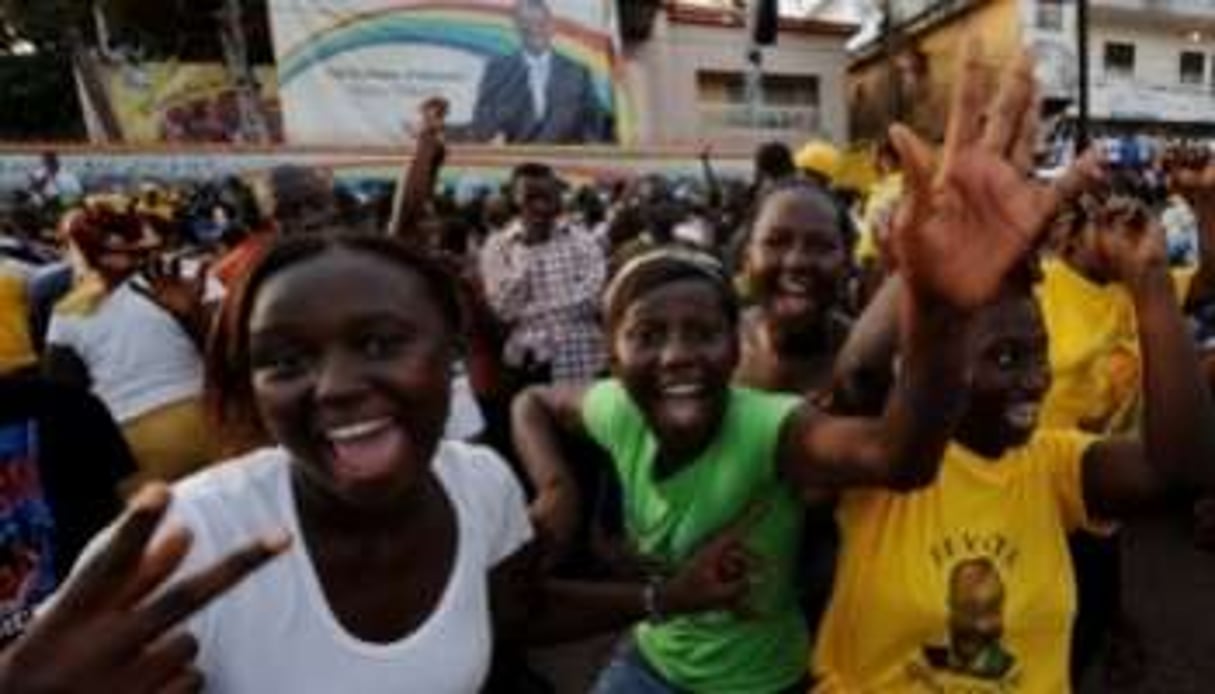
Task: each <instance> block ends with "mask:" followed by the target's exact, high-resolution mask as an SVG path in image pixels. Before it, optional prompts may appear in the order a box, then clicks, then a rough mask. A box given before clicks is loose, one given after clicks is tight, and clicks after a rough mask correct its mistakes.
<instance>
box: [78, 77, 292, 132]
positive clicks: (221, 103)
mask: <svg viewBox="0 0 1215 694" xmlns="http://www.w3.org/2000/svg"><path fill="white" fill-rule="evenodd" d="M98 72H99V75H100V81H101V83H102V86H103V88H104V90H105V95H106V98H107V100H108V105H107V106H108V110H109V112H111V113H112V117H113V120H114V122H115V124H116V127H117V128H118V130H119V132H120V135H121V136H120V138H119V140H120V141H122V142H128V143H134V144H148V143H162V142H168V143H233V142H239V141H241V137H240V128H241V119H240V110H239V107H238V103H237V94H236V90H235V88H234V87H233V83H232V79H231V77H230V75H229V74H228V71H227V70H226V69H225V68H224V66H223V65H222V64H220V63H176V62H163V63H141V64H119V65H104V66H101V67H100V68H99V70H98ZM253 74H254V78H255V79H256V81H257V83H258V92H259V99H258V104H257V106H258V107H259V108H260V109H261V111H262V114H263V115H264V117H265V119H266V122H267V125H268V126H269V130H270V134H271V140H272V141H274V142H281V141H282V119H281V116H280V113H279V112H280V108H279V102H278V90H277V79H276V78H275V75H274V68H272V67H269V66H262V67H256V68H254V70H253ZM91 129H92V128H91Z"/></svg>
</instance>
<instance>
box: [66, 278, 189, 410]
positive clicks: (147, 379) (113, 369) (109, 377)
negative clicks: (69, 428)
mask: <svg viewBox="0 0 1215 694" xmlns="http://www.w3.org/2000/svg"><path fill="white" fill-rule="evenodd" d="M46 340H47V344H49V345H59V346H63V347H68V348H70V349H71V350H72V351H73V352H75V353H76V354H77V355H79V356H80V358H81V359H82V360H83V361H84V364H85V366H87V367H88V370H89V376H90V378H91V379H92V381H93V392H94V393H96V394H97V397H99V398H101V400H102V402H104V403H105V404H106V406H107V407H109V408H110V413H111V414H112V415H113V416H114V419H116V420H118V422H119V423H126V422H128V421H130V420H132V419H134V418H136V417H138V416H139V415H141V414H145V413H147V412H150V411H152V410H154V409H156V408H158V407H162V406H164V405H169V404H172V403H175V402H181V401H182V400H187V399H189V398H193V397H196V396H198V395H200V394H201V393H202V384H203V365H202V358H201V357H200V356H199V354H198V349H197V348H196V347H195V346H194V343H193V342H192V341H191V340H190V336H189V335H187V334H186V332H185V330H184V329H183V328H182V327H181V326H180V325H179V324H178V323H177V321H176V320H175V319H174V318H173V316H171V315H169V312H168V311H165V310H164V309H162V308H160V307H159V306H157V305H156V304H154V303H153V302H152V300H151V299H149V298H147V297H145V296H143V295H141V294H140V293H139V292H137V291H136V290H135V289H133V288H132V287H131V282H130V281H127V282H124V283H122V284H121V285H119V286H118V287H117V288H116V289H114V291H112V292H110V294H109V296H107V297H106V298H105V299H103V300H102V303H101V305H100V306H99V307H98V308H97V310H95V311H94V312H92V313H90V314H87V315H78V314H73V313H67V312H60V311H56V312H55V313H54V315H52V316H51V323H50V327H49V328H48V329H47V338H46Z"/></svg>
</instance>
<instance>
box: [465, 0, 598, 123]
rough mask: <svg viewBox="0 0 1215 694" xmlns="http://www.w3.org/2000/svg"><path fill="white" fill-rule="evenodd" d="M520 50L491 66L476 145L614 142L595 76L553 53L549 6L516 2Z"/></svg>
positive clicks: (476, 118)
mask: <svg viewBox="0 0 1215 694" xmlns="http://www.w3.org/2000/svg"><path fill="white" fill-rule="evenodd" d="M514 15H515V26H516V28H517V29H518V31H519V37H520V43H521V44H522V46H521V48H520V50H518V51H515V52H513V53H508V54H506V55H502V56H498V57H497V58H494V59H493V60H491V61H490V62H489V65H487V66H486V68H485V73H484V74H483V75H482V77H481V83H480V85H479V87H478V89H477V103H476V106H475V107H474V109H473V119H472V123H471V125H470V126H469V131H470V135H471V136H472V139H474V140H478V141H489V140H495V139H499V138H501V139H502V140H504V141H506V142H546V143H560V144H578V143H585V142H604V141H610V140H611V139H612V119H611V114H609V113H606V112H605V111H604V109H603V108H602V107H601V106H600V104H599V101H598V99H597V98H596V96H595V88H594V83H593V82H592V80H591V75H590V72H589V71H587V69H586V68H585V67H583V66H582V65H579V64H578V63H576V62H574V61H573V60H570V59H569V58H566V57H565V56H562V55H560V54H558V53H557V52H556V51H554V50H553V12H552V10H551V9H550V8H549V6H548V4H547V2H546V0H516V4H515V11H514Z"/></svg>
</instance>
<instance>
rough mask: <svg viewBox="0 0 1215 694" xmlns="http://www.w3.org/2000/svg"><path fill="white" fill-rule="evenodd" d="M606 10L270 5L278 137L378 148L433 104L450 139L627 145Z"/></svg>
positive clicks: (352, 0)
mask: <svg viewBox="0 0 1215 694" xmlns="http://www.w3.org/2000/svg"><path fill="white" fill-rule="evenodd" d="M614 5H615V2H614V0H432V1H426V0H268V6H269V9H270V21H271V28H272V31H273V37H274V49H275V56H276V58H277V64H278V76H279V93H280V95H281V98H282V103H283V118H284V128H285V133H286V139H287V141H288V142H289V143H292V144H326V145H332V144H341V145H352V144H370V145H386V144H394V143H399V142H404V141H406V140H407V139H408V127H407V126H408V124H409V123H411V122H412V121H413V120H414V118H415V117H416V113H417V110H418V107H419V105H420V104H421V103H422V102H423V101H425V100H426V99H428V98H431V97H436V96H439V97H443V98H445V99H447V100H448V102H449V104H450V109H451V110H450V113H449V116H448V122H449V125H450V136H451V138H452V139H455V140H461V141H468V142H493V143H546V144H594V143H608V142H618V141H621V140H627V139H628V131H629V124H628V117H627V111H628V109H627V108H626V106H625V104H624V99H623V89H622V87H621V79H620V70H619V65H618V62H617V60H618V52H617V50H616V45H615V38H614V37H615V35H616V34H615V20H614V9H613V8H614Z"/></svg>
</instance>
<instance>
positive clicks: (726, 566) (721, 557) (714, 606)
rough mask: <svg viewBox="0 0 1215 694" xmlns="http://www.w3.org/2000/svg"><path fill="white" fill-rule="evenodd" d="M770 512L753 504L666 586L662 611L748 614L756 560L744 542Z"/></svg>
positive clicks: (711, 540)
mask: <svg viewBox="0 0 1215 694" xmlns="http://www.w3.org/2000/svg"><path fill="white" fill-rule="evenodd" d="M768 510H769V506H768V504H766V503H761V502H757V503H753V504H751V506H749V507H748V508H747V510H745V511H743V513H742V515H741V516H739V518H738V519H737V520H735V521H734V522H733V523H731V524H730V525H729V526H728V527H727V528H726V529H725V530H722V531H721V532H719V533H718V534H717V535H715V536H714V537H713V538H712V539H710V540H709V541H708V542H707V543H706V544H705V545H704V546H702V547H701V548H700V549H699V550H697V552H696V554H694V555H693V556H692V558H691V559H690V560H689V561H688V562H687V563H686V564H685V565H683V566H682V567H680V570H679V571H678V572H677V573H676V574H675V575H674V577H672V578H671V579H670V580H669V581H668V582H667V583H666V584H665V585H664V587H663V594H662V609H663V610H664V611H668V612H670V613H672V614H679V613H692V612H704V611H708V610H721V609H727V610H732V611H734V612H739V613H745V612H746V610H747V604H746V603H747V597H748V595H749V593H750V587H751V578H752V574H753V573H754V572H755V571H756V570H757V568H758V559H757V557H756V556H755V555H754V554H753V553H752V552H751V551H750V550H749V549H747V547H746V545H745V543H744V540H745V539H746V536H747V533H749V532H750V531H751V529H752V528H754V527H755V524H756V523H758V522H759V521H760V520H761V519H762V518H763V517H764V516H765V515H767V512H768Z"/></svg>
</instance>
